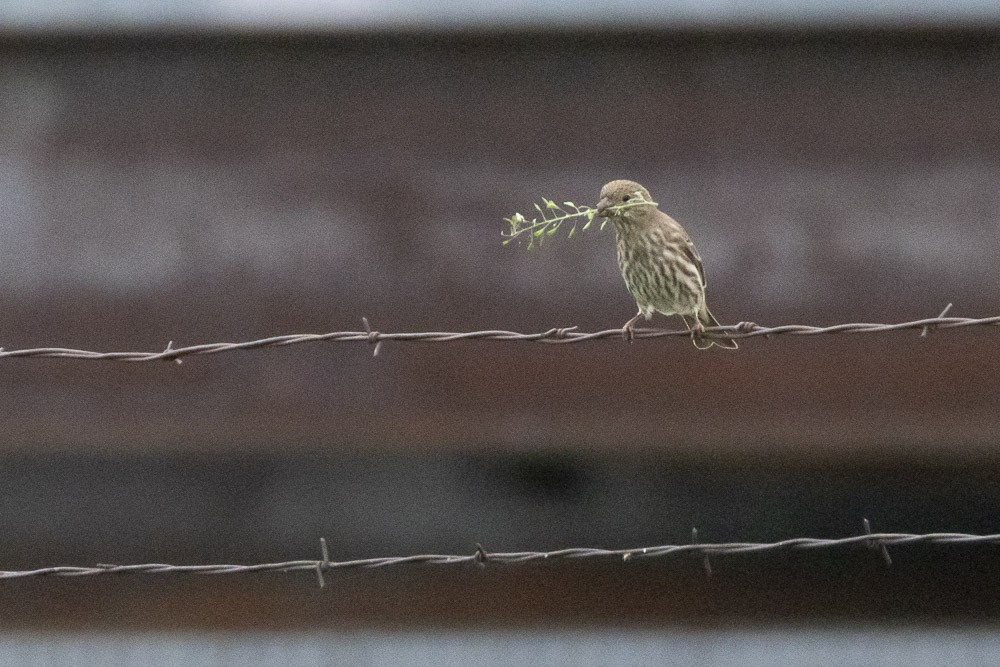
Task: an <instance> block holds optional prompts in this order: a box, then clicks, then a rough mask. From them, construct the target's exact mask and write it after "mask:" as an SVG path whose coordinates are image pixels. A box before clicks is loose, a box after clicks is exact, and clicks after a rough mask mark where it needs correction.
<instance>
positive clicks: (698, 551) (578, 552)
mask: <svg viewBox="0 0 1000 667" xmlns="http://www.w3.org/2000/svg"><path fill="white" fill-rule="evenodd" d="M862 523H863V525H864V526H865V532H864V533H862V534H860V535H854V536H851V537H843V538H835V539H822V538H814V537H796V538H790V539H786V540H781V541H778V542H722V543H714V544H713V543H708V542H698V541H697V539H696V535H694V534H693V535H692V537H693V538H695V539H693V541H692V543H689V544H677V545H671V544H665V545H660V546H652V547H642V548H635V549H601V548H587V547H575V548H568V549H559V550H556V551H514V552H491V553H489V554H487V552H486V549H484V548H483V546H482V545H481V544H478V543H477V544H476V551H475V552H474V553H472V554H467V555H462V554H456V555H445V554H419V555H412V556H383V557H377V558H360V559H355V560H345V561H331V560H330V559H329V558H330V555H329V552H328V550H327V548H326V540H325V539H321V540H320V551H321V559H320V560H291V561H284V562H280V563H257V564H250V565H236V564H217V565H168V564H166V563H144V564H137V565H114V564H107V563H100V564H97V565H94V566H89V567H79V566H55V567H40V568H34V569H30V570H0V580H3V579H24V578H29V577H85V576H96V575H102V574H115V575H127V574H133V575H136V574H250V573H263V572H297V571H306V570H308V571H312V572H314V573H319V575H322V574H323V573H324V572H330V571H333V570H341V569H380V568H384V567H400V566H412V565H433V566H444V565H460V564H467V563H475V564H478V565H481V566H484V565H485V564H486V562H489V563H491V564H498V565H521V564H525V563H531V562H537V561H550V560H551V561H570V560H578V559H603V560H621V561H626V562H627V561H630V560H632V559H635V558H667V557H670V556H674V555H680V554H695V555H702V556H708V555H710V554H711V555H712V556H713V557H716V556H721V555H745V556H746V555H759V554H764V553H768V552H775V551H813V550H817V549H831V550H832V549H840V548H845V547H851V546H854V547H867V548H873V549H878V550H880V551H882V554H883V558H885V559H887V563H891V559H889V556H888V549H887V547H888V546H892V547H894V548H901V547H913V546H916V545H920V544H924V545H929V544H933V545H938V546H944V547H952V548H958V547H962V546H972V545H1000V534H989V535H974V534H969V533H924V534H913V533H873V532H871V524H870V523H869V522H868V521H867V519H866V520H864V521H863V522H862ZM319 581H320V586H321V587H322V586H325V584H326V582H325V580H324V579H323V577H322V576H320V577H319Z"/></svg>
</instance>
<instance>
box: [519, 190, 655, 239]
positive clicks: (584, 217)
mask: <svg viewBox="0 0 1000 667" xmlns="http://www.w3.org/2000/svg"><path fill="white" fill-rule="evenodd" d="M636 194H637V195H638V199H634V200H632V201H629V202H626V203H624V204H618V205H617V206H612V207H610V208H609V209H608V211H609V212H610V213H611V214H612V215H614V214H615V213H617V212H618V211H621V210H624V209H627V208H632V207H633V206H643V205H646V204H652V205H653V206H656V205H657V204H656V202H653V201H647V200H645V199H643V198H642V195H640V194H639V193H636ZM542 204H543V206H539V205H538V204H535V205H534V207H535V210H536V211H537V212H538V216H536V217H534V218H531V219H528V218H526V217H525V216H523V215H521V214H520V213H515V214H514V215H512V216H510V217H509V218H504V222H506V223H507V224H509V225H510V229H509V230H508V231H506V232H501V233H500V235H501V236H503V237H504V240H503V244H504V245H507V244H508V243H510V242H511V241H513V240H514V239H517V238H525V237H526V238H527V239H528V249H529V250H531V249H532V248H533V247H535V246H536V245H541V244H542V243H543V242H544V241H545V239H546V238H548V237H549V236H553V235H555V233H556V232H558V231H559V228H560V227H562V225H563V223H565V222H568V223H569V224H570V230H569V234H568V235H567V236H566V238H573V235H574V234H576V230H577V228H578V226H579V228H580V230H581V231H584V232H585V231H587V230H588V229H589V228H590V226H591V225H592V224H593V222H594V218H595V217H596V216H597V209H596V208H591V207H590V206H577V205H576V204H574V203H573V202H571V201H567V202H563V203H562V205H561V206H560V205H559V204H557V203H556V202H555V201H553V200H551V199H546V198H545V197H542ZM567 209H572V212H570V211H569V210H567ZM548 216H552V217H548ZM581 222H582V223H583V225H582V226H580V223H581ZM607 224H608V219H607V218H605V219H604V220H602V221H601V224H600V226H599V229H602V230H603V229H604V227H605V226H606V225H607Z"/></svg>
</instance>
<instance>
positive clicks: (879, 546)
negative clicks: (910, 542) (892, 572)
mask: <svg viewBox="0 0 1000 667" xmlns="http://www.w3.org/2000/svg"><path fill="white" fill-rule="evenodd" d="M861 525H862V526H864V529H865V534H866V535H871V534H872V525H871V523H870V522H869V521H868V519H862V520H861ZM868 548H870V549H872V550H874V551H878V552H879V553H880V554H881V555H882V560H884V561H885V566H886V567H892V556H890V555H889V550H888V549H886V547H885V543H884V542H882V541H881V540H878V539H874V538H873V539H872V540H871V542H869V543H868Z"/></svg>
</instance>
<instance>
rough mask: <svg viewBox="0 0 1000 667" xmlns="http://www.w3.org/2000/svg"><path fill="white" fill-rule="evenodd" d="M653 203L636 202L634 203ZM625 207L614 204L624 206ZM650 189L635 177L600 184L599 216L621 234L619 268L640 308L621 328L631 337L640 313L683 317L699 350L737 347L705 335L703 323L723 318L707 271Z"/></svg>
mask: <svg viewBox="0 0 1000 667" xmlns="http://www.w3.org/2000/svg"><path fill="white" fill-rule="evenodd" d="M643 201H645V202H649V203H645V204H643V203H636V202H643ZM629 202H632V204H631V205H629V206H627V207H625V208H614V207H618V206H621V205H622V204H629ZM653 202H654V200H653V198H652V197H651V196H650V194H649V191H648V190H646V188H644V187H642V186H641V185H639V184H638V183H635V182H633V181H611V182H610V183H608V184H607V185H605V186H604V187H603V188H601V201H600V202H599V203H598V204H597V214H598V215H600V216H602V217H605V218H608V219H609V220H610V221H611V222H612V223H613V224H614V226H615V235H616V236H617V237H618V266H619V268H621V271H622V278H624V279H625V285H626V286H627V287H628V291H629V292H631V293H632V296H633V297H634V298H635V303H636V305H637V306H639V312H638V314H636V316H635V317H633V318H632V319H630V320H629V321H628V322H626V323H625V325H624V327H622V329H623V330H624V331H625V335H626V336H627V337H628V338H629V340H631V339H632V331H633V328H634V326H635V323H636V321H637V320H638V319H639V318H640V317H645V318H646V319H647V320H648V319H650V318H651V317H652V316H653V313H654V312H658V313H662V314H664V315H680V316H681V317H682V318H683V319H684V324H685V326H687V328H688V329H690V330H691V332H692V334H691V339H692V340H693V341H694V345H695V347H697V348H698V349H699V350H706V349H708V348H710V347H712V346H713V345H718V346H719V347H723V348H727V349H730V350H735V349H736V347H737V345H736V341H733V340H729V339H725V338H705V337H703V336H702V335H701V332H703V331H704V330H705V327H717V326H719V322H718V321H717V320H716V319H715V318H714V317H713V316H712V313H710V312H709V310H708V306H707V305H705V270H704V269H703V268H702V266H701V257H700V256H699V255H698V251H697V250H695V248H694V243H692V242H691V238H690V237H689V236H688V235H687V232H685V231H684V228H683V227H681V225H680V223H679V222H677V221H676V220H674V219H673V218H671V217H670V216H669V215H667V214H666V213H663V212H662V211H660V210H659V209H657V208H656V204H655V203H653Z"/></svg>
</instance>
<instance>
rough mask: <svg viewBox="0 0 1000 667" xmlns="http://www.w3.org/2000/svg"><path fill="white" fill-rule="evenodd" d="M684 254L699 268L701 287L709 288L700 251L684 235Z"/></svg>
mask: <svg viewBox="0 0 1000 667" xmlns="http://www.w3.org/2000/svg"><path fill="white" fill-rule="evenodd" d="M683 248H684V254H685V255H687V258H688V259H690V260H691V261H692V262H693V263H694V265H695V266H697V267H698V275H699V276H701V286H702V287H708V282H707V281H706V280H705V267H703V266H702V265H701V255H699V254H698V250H697V249H696V248H695V247H694V243H693V242H692V241H691V239H690V238H688V236H687V235H686V234H685V235H684V246H683Z"/></svg>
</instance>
